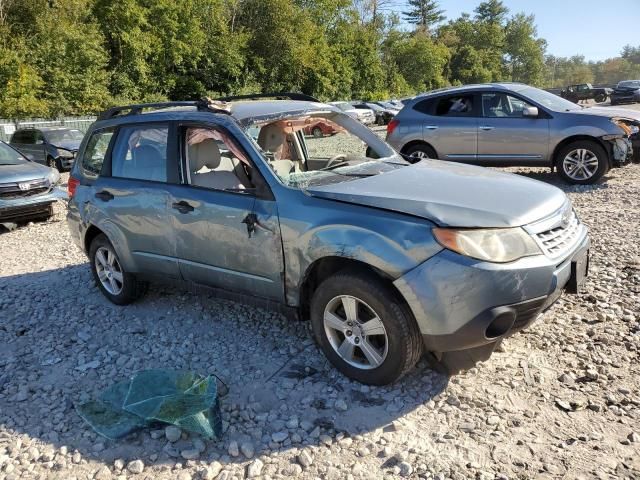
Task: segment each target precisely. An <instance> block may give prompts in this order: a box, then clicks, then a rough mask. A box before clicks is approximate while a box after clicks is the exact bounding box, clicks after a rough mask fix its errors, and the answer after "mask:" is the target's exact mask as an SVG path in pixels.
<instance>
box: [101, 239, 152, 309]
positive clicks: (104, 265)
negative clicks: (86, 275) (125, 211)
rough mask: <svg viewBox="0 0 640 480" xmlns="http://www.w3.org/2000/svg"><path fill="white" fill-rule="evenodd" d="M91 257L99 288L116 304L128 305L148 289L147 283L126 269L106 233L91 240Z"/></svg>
mask: <svg viewBox="0 0 640 480" xmlns="http://www.w3.org/2000/svg"><path fill="white" fill-rule="evenodd" d="M89 259H90V260H91V271H92V273H93V278H94V279H95V281H96V284H97V285H98V288H99V289H100V290H101V291H102V293H103V294H104V296H105V297H107V298H108V299H109V300H110V301H111V302H113V303H115V304H116V305H127V304H129V303H131V302H133V301H135V300H136V299H138V298H139V297H141V296H142V295H143V294H144V292H145V291H146V283H144V282H140V281H138V280H137V279H136V277H135V275H133V274H131V273H127V272H126V271H125V270H124V268H123V267H122V264H121V263H120V259H119V258H118V255H117V254H116V251H115V249H114V248H113V245H111V242H110V241H109V239H108V238H107V237H106V236H105V235H104V234H100V235H98V236H97V237H96V238H95V239H94V240H93V241H92V242H91V248H90V249H89Z"/></svg>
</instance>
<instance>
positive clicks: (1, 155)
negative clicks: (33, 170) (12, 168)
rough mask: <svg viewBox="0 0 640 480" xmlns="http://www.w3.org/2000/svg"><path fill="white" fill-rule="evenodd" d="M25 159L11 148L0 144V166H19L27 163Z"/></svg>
mask: <svg viewBox="0 0 640 480" xmlns="http://www.w3.org/2000/svg"><path fill="white" fill-rule="evenodd" d="M27 161H28V160H27V159H26V158H24V157H23V156H22V155H21V154H20V153H18V152H16V151H15V150H14V149H13V148H11V147H10V146H8V145H5V144H4V143H2V142H0V165H19V164H21V163H27Z"/></svg>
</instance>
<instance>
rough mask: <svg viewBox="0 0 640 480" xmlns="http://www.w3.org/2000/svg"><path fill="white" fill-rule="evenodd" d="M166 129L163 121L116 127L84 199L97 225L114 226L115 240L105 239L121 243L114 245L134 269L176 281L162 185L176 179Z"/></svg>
mask: <svg viewBox="0 0 640 480" xmlns="http://www.w3.org/2000/svg"><path fill="white" fill-rule="evenodd" d="M172 130H173V127H172V126H171V125H170V124H169V123H148V124H134V125H124V126H121V127H120V128H118V129H117V131H116V133H115V139H114V140H112V142H111V147H110V152H109V154H108V155H107V158H106V160H105V165H104V166H103V168H102V174H101V175H100V176H99V177H98V178H97V179H96V180H95V182H94V183H93V184H92V190H93V191H92V194H91V195H90V198H89V200H90V201H91V202H92V204H93V206H94V207H95V209H96V210H97V211H98V212H99V214H98V217H99V219H100V220H99V221H103V222H107V223H110V224H113V225H114V226H115V227H116V230H117V232H119V236H120V238H119V239H114V238H112V239H111V240H112V241H120V242H122V243H124V244H125V245H119V247H120V248H123V249H124V250H125V251H126V252H127V253H128V254H129V255H131V258H132V260H133V262H134V263H135V265H134V269H135V271H137V272H142V273H148V274H155V275H161V276H165V277H173V278H179V277H180V272H179V269H178V262H177V260H176V258H175V256H176V254H175V251H176V248H175V235H174V231H173V227H172V225H171V221H170V218H169V214H168V204H169V198H170V197H169V191H168V183H169V182H171V181H176V179H177V164H176V155H175V142H171V141H170V140H169V139H171V138H173V137H172V135H171V133H172ZM90 144H91V140H90V141H89V145H90ZM97 226H98V227H100V225H99V224H98V225H97ZM117 248H118V246H116V249H117Z"/></svg>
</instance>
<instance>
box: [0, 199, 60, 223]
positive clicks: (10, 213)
mask: <svg viewBox="0 0 640 480" xmlns="http://www.w3.org/2000/svg"><path fill="white" fill-rule="evenodd" d="M51 213H52V211H51V202H49V203H40V204H36V205H27V206H25V207H12V208H0V221H3V222H10V221H13V222H15V221H20V220H28V219H36V218H45V217H48V216H49V215H51Z"/></svg>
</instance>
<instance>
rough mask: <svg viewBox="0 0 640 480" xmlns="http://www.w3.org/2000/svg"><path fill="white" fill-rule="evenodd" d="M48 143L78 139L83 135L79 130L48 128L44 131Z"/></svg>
mask: <svg viewBox="0 0 640 480" xmlns="http://www.w3.org/2000/svg"><path fill="white" fill-rule="evenodd" d="M44 135H45V136H46V137H47V140H48V141H49V143H53V144H54V145H55V144H56V143H61V142H71V141H80V140H82V137H83V136H84V135H83V134H82V132H81V131H80V130H49V131H46V132H44Z"/></svg>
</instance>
